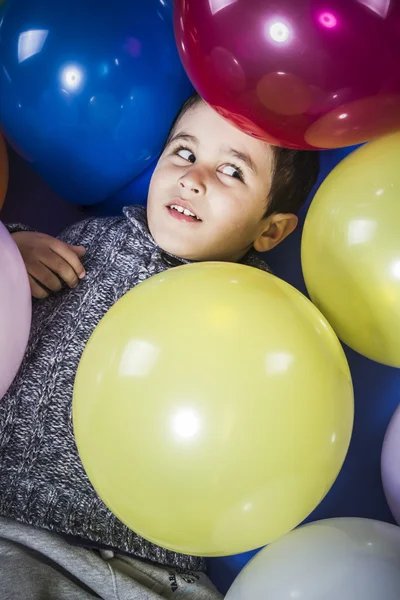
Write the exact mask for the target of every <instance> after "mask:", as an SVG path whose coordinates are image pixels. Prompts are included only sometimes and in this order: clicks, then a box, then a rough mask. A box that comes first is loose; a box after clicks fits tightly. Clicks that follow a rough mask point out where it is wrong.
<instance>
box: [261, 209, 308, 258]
mask: <svg viewBox="0 0 400 600" xmlns="http://www.w3.org/2000/svg"><path fill="white" fill-rule="evenodd" d="M298 222H299V219H298V218H297V216H296V215H293V214H292V213H277V214H273V215H271V216H270V217H268V218H267V219H264V221H263V223H264V226H263V227H262V229H261V232H260V234H259V236H258V237H257V239H256V240H254V243H253V247H254V249H255V250H256V251H257V252H267V251H268V250H272V248H275V246H277V245H278V244H280V243H281V242H282V241H283V240H284V239H285V237H287V236H288V235H289V234H291V233H292V231H294V230H295V229H296V227H297V223H298Z"/></svg>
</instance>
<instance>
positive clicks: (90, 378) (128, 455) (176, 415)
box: [73, 263, 353, 556]
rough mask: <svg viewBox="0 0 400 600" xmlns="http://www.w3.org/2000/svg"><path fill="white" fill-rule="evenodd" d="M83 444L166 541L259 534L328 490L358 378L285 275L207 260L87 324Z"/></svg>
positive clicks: (281, 528) (121, 499)
mask: <svg viewBox="0 0 400 600" xmlns="http://www.w3.org/2000/svg"><path fill="white" fill-rule="evenodd" d="M73 422H74V430H75V436H76V442H77V447H78V450H79V453H80V457H81V459H82V463H83V465H84V467H85V469H86V472H87V474H88V476H89V478H90V480H91V482H92V484H93V486H94V488H95V489H96V490H97V492H98V494H99V496H100V497H101V498H102V499H103V501H104V502H105V504H106V505H107V506H108V507H109V508H110V509H111V510H112V511H113V512H114V514H115V515H116V516H117V517H119V519H120V520H121V521H123V522H124V523H125V524H126V525H127V526H128V527H130V528H131V529H133V530H134V531H136V532H137V533H139V534H140V535H142V536H143V537H145V538H147V539H148V540H150V541H152V542H155V543H157V544H159V545H161V546H164V547H166V548H169V549H172V550H176V551H180V552H183V553H188V554H195V555H204V556H218V555H226V554H233V553H238V552H243V551H246V550H250V549H253V548H256V547H259V546H262V545H263V544H266V543H268V542H270V541H272V540H274V539H276V538H278V537H279V536H281V535H283V534H285V533H286V532H288V531H289V530H290V529H292V528H293V527H295V526H296V525H298V523H299V522H300V521H302V519H304V518H305V517H306V516H307V515H308V514H309V513H310V512H311V511H312V510H313V509H314V508H315V507H316V506H317V505H318V503H319V502H320V501H321V500H322V498H323V497H324V496H325V494H326V493H327V492H328V490H329V488H330V487H331V485H332V483H333V481H334V480H335V478H336V476H337V474H338V472H339V470H340V468H341V465H342V463H343V460H344V458H345V455H346V452H347V449H348V445H349V440H350V435H351V430H352V422H353V391H352V383H351V378H350V373H349V369H348V365H347V362H346V358H345V356H344V353H343V350H342V348H341V345H340V343H339V341H338V339H337V337H336V335H335V334H334V333H333V331H332V329H331V328H330V326H329V325H328V324H327V322H326V321H325V319H324V318H323V317H322V315H321V314H320V313H319V311H318V310H317V309H316V308H315V307H314V306H313V305H312V304H311V302H310V301H309V300H308V299H306V298H305V297H304V296H303V295H302V294H300V292H298V291H297V290H295V289H294V288H292V287H291V286H290V285H288V284H287V283H285V282H283V281H281V280H280V279H278V278H276V277H274V276H272V275H269V274H267V273H264V272H262V271H259V270H257V269H253V268H250V267H246V266H243V265H239V264H229V263H198V264H193V265H187V266H183V267H179V268H175V269H172V270H170V271H167V272H165V273H162V274H160V275H157V276H154V277H152V278H151V279H149V280H147V281H146V282H144V283H142V284H140V285H139V286H138V287H136V288H135V289H134V290H132V291H130V292H129V293H128V294H126V295H125V296H124V297H123V298H122V299H121V300H120V301H119V302H117V304H115V306H114V307H113V308H112V309H111V310H110V311H109V312H108V313H107V315H106V316H105V317H104V319H103V320H102V321H101V322H100V324H99V325H98V327H97V329H96V330H95V332H94V333H93V336H92V337H91V338H90V340H89V342H88V345H87V347H86V349H85V351H84V354H83V356H82V360H81V363H80V366H79V369H78V373H77V377H76V382H75V390H74V402H73Z"/></svg>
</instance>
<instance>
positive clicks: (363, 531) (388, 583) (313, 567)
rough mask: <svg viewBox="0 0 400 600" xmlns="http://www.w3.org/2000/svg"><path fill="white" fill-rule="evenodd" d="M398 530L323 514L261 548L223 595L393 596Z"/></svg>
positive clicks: (287, 598) (236, 599) (233, 598)
mask: <svg viewBox="0 0 400 600" xmlns="http://www.w3.org/2000/svg"><path fill="white" fill-rule="evenodd" d="M399 565H400V529H399V528H398V527H397V526H396V525H389V524H388V523H382V522H380V521H373V520H369V519H355V518H347V519H327V520H326V521H318V522H316V523H312V524H310V525H306V526H304V527H300V528H298V529H296V530H295V531H292V532H291V533H289V534H288V535H287V536H285V537H284V538H282V539H281V540H279V541H277V542H274V543H273V544H271V545H270V546H268V548H264V549H263V550H262V551H261V552H260V553H259V554H258V555H257V556H256V557H255V558H254V559H253V560H252V561H251V562H250V563H249V565H248V566H247V567H246V568H245V569H244V570H243V571H242V573H241V574H240V575H239V577H238V578H237V579H236V581H235V582H234V584H233V586H232V587H231V589H230V591H229V592H228V594H227V596H226V600H248V599H249V598H251V600H292V598H301V600H322V599H323V600H338V599H339V598H340V600H356V599H358V598H360V599H361V598H362V600H377V599H378V598H384V599H385V600H398V598H400V569H399Z"/></svg>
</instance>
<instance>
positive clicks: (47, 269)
mask: <svg viewBox="0 0 400 600" xmlns="http://www.w3.org/2000/svg"><path fill="white" fill-rule="evenodd" d="M60 260H61V259H60ZM28 273H29V275H32V277H33V278H34V279H35V281H37V283H38V284H39V285H43V286H45V288H46V289H47V290H51V291H52V292H59V291H60V290H61V281H60V280H59V278H58V277H57V275H55V274H54V273H53V271H52V270H51V266H50V265H45V264H43V263H42V262H40V261H36V262H34V263H32V264H30V265H29V266H28Z"/></svg>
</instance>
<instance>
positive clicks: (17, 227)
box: [4, 223, 35, 233]
mask: <svg viewBox="0 0 400 600" xmlns="http://www.w3.org/2000/svg"><path fill="white" fill-rule="evenodd" d="M4 227H5V228H6V229H7V230H8V232H9V233H18V232H19V231H35V230H34V229H32V228H31V227H28V226H27V225H23V224H22V223H10V224H9V225H7V224H6V223H4Z"/></svg>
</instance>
